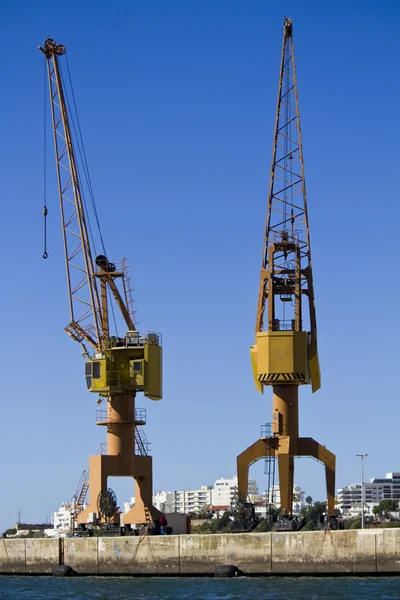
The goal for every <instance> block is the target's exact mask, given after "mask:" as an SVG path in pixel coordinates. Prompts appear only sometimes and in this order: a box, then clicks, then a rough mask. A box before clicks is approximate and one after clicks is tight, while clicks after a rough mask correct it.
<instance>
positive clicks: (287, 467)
mask: <svg viewBox="0 0 400 600" xmlns="http://www.w3.org/2000/svg"><path fill="white" fill-rule="evenodd" d="M278 470H279V489H280V495H281V506H280V509H281V511H282V512H285V513H286V514H287V515H291V514H292V507H293V484H294V457H293V454H292V453H291V443H290V437H288V436H282V437H279V446H278Z"/></svg>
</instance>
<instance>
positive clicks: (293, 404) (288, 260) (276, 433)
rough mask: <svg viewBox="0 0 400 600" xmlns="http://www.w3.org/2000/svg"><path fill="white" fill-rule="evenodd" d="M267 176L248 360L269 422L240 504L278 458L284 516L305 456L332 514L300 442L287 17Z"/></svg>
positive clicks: (311, 307)
mask: <svg viewBox="0 0 400 600" xmlns="http://www.w3.org/2000/svg"><path fill="white" fill-rule="evenodd" d="M270 177H271V178H270V186H269V193H268V208H267V222H266V227H265V235H264V243H263V250H262V261H261V273H260V287H259V294H258V304H257V316H256V327H255V344H254V345H253V346H252V347H251V351H250V354H251V364H252V369H253V374H254V381H255V385H256V388H257V390H258V391H259V392H261V393H263V392H264V387H265V386H271V387H272V403H273V408H272V423H271V424H270V426H269V427H264V428H263V429H262V433H261V438H260V439H259V440H258V441H257V442H255V443H254V444H253V445H252V446H250V447H249V448H247V450H245V451H244V452H243V453H242V454H240V455H239V456H238V458H237V470H238V493H239V501H240V502H242V503H243V502H246V498H247V487H248V469H249V466H250V465H251V464H252V463H254V462H256V461H257V460H259V459H260V458H266V459H267V461H266V462H267V464H269V465H270V466H269V468H270V469H271V468H273V469H275V458H277V459H278V471H279V488H280V506H281V511H282V513H283V514H286V515H291V514H292V505H293V484H294V457H295V456H312V457H314V458H316V459H317V460H319V461H320V462H322V463H323V464H324V465H325V472H326V486H327V498H328V514H329V515H330V516H333V515H334V497H335V455H334V454H332V452H330V451H329V450H327V449H326V448H325V446H321V444H319V443H318V442H316V441H315V440H313V439H312V438H303V437H299V416H298V414H299V409H298V396H299V386H300V385H307V384H310V383H311V387H312V391H313V392H316V391H317V390H318V389H319V388H320V387H321V379H320V370H319V362H318V350H317V324H316V316H315V302H314V285H313V275H312V261H311V247H310V235H309V227H308V214H307V195H306V184H305V178H304V164H303V148H302V140H301V129H300V114H299V102H298V93H297V81H296V68H295V60H294V45H293V25H292V19H288V18H286V17H285V19H284V30H283V46H282V58H281V68H280V77H279V89H278V102H277V110H276V121H275V133H274V142H273V149H272V166H271V176H270ZM271 465H273V466H272V467H271Z"/></svg>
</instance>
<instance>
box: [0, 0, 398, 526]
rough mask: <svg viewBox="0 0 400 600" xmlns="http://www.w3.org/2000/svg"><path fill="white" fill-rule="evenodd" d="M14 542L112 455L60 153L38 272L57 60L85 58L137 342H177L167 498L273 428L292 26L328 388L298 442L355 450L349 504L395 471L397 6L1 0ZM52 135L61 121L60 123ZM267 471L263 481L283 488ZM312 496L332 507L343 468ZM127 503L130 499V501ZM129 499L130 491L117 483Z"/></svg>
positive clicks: (101, 184) (2, 466) (97, 147)
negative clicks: (285, 85) (329, 490)
mask: <svg viewBox="0 0 400 600" xmlns="http://www.w3.org/2000/svg"><path fill="white" fill-rule="evenodd" d="M0 10H1V17H2V18H1V20H0V31H1V37H2V46H3V52H2V53H1V55H0V72H1V74H2V110H1V112H0V126H1V132H2V135H1V139H2V143H1V144H0V160H1V165H2V168H1V187H2V196H3V201H2V223H3V227H2V236H1V237H0V246H1V248H0V252H1V256H2V257H3V286H2V290H3V292H2V294H1V296H0V306H1V312H2V334H3V343H2V348H1V354H2V373H3V389H2V397H3V403H2V413H1V420H2V433H1V436H0V455H1V462H0V477H1V482H2V493H1V494H0V531H2V530H3V529H4V528H5V527H7V526H10V525H11V524H12V523H13V522H15V520H16V514H17V510H18V509H20V510H21V518H22V520H24V521H43V520H44V519H45V517H46V516H49V515H50V512H51V511H52V510H56V509H57V508H58V506H59V505H60V503H61V502H62V501H66V500H69V499H70V498H71V496H72V495H73V493H74V492H75V488H76V484H77V482H78V479H79V476H80V473H81V471H82V469H83V468H84V467H86V466H87V464H88V456H89V455H90V454H92V453H94V452H95V451H96V450H97V448H98V446H99V444H100V442H102V441H104V440H105V432H104V429H103V428H100V427H96V426H95V409H96V407H97V406H96V403H95V400H96V397H95V396H94V395H93V396H92V395H90V394H88V393H87V392H86V390H85V382H84V377H83V360H82V358H81V354H80V349H79V346H78V345H77V344H75V343H74V342H72V341H71V340H70V339H69V338H68V336H67V335H66V334H65V332H64V331H63V327H64V326H65V325H66V324H67V322H68V316H69V315H68V303H67V301H68V298H67V288H66V281H65V267H64V259H63V249H62V237H61V227H60V215H59V207H58V198H57V190H56V187H55V165H54V157H53V149H52V147H50V148H49V152H48V160H47V166H48V171H49V188H48V206H49V217H48V229H49V231H48V238H49V239H48V249H49V259H48V260H47V261H43V260H42V257H41V256H42V251H43V248H42V244H43V242H42V235H43V234H42V214H41V211H42V206H43V56H42V55H41V54H40V53H39V52H38V50H37V46H38V45H39V44H42V43H43V41H44V39H45V38H46V36H47V34H50V35H51V36H52V37H54V38H55V39H56V40H57V42H59V43H63V44H64V45H65V46H66V47H67V50H68V57H69V64H70V67H71V71H72V77H73V82H74V88H75V94H76V99H77V103H78V108H79V115H80V120H81V126H82V130H83V134H84V138H85V145H86V153H87V157H88V161H89V166H90V171H91V178H92V183H93V186H94V190H95V194H96V201H97V207H98V211H99V216H100V220H101V223H102V230H103V235H104V237H105V239H106V245H107V248H109V249H111V250H110V251H109V252H110V254H111V255H112V256H113V257H122V256H127V257H128V258H129V259H130V263H131V266H132V273H133V279H134V286H135V298H136V303H137V309H138V314H139V321H140V324H139V327H140V328H141V329H142V330H144V331H146V330H148V329H150V330H156V331H160V332H162V334H163V345H164V399H163V400H162V401H161V402H158V403H152V402H151V401H148V400H145V399H144V398H140V399H139V400H138V406H140V407H144V408H146V409H147V416H148V425H147V427H146V433H147V437H148V439H149V440H150V441H151V442H152V453H153V457H154V487H155V488H156V489H166V488H167V489H177V488H189V487H198V486H200V485H201V484H204V483H206V484H211V483H213V481H214V480H215V479H216V478H219V477H221V476H226V477H230V476H232V474H233V473H234V472H235V464H236V455H237V454H239V453H240V452H241V451H242V450H243V449H245V448H246V447H247V446H248V445H250V444H251V443H253V441H255V440H256V439H257V438H258V436H259V433H260V426H261V424H263V423H265V422H269V421H270V419H271V416H270V413H271V392H270V391H269V390H266V393H265V394H264V396H261V395H259V394H258V393H257V392H256V390H255V388H254V386H253V382H252V375H251V367H250V360H249V346H250V345H251V344H252V343H253V331H254V320H255V310H256V302H257V292H258V277H259V267H260V256H261V246H262V236H263V227H264V220H265V210H266V200H267V189H268V177H269V170H270V157H271V145H272V136H273V124H274V119H275V103H276V93H277V83H278V71H279V61H280V52H281V42H282V29H283V25H282V21H283V16H284V15H286V16H289V17H292V18H293V23H294V39H295V48H296V63H297V75H298V85H299V97H300V110H301V119H302V132H303V144H304V157H305V169H306V179H307V190H308V201H309V216H310V226H311V243H312V253H313V263H314V280H315V293H316V308H317V321H318V331H319V345H320V362H321V369H322V389H321V390H320V391H319V392H318V393H317V394H315V395H314V396H313V395H312V394H311V392H310V390H309V389H306V388H301V390H300V398H301V401H300V431H301V434H302V435H303V436H311V437H314V438H315V439H316V440H318V441H319V442H320V443H322V444H325V445H326V446H327V447H328V448H329V449H330V450H331V451H333V452H335V453H336V455H337V484H338V486H340V485H344V484H347V483H351V482H353V481H356V480H359V479H360V477H359V468H360V465H359V459H357V458H356V453H357V452H367V453H368V454H369V456H368V458H367V459H366V461H365V475H366V477H371V476H382V475H383V474H384V473H386V472H390V471H396V470H400V460H399V458H398V456H397V454H398V453H397V441H398V421H399V407H398V401H399V392H398V389H397V388H396V385H395V378H396V376H397V371H398V356H399V349H398V338H399V334H400V326H399V320H398V318H397V314H398V310H397V307H398V302H399V300H398V294H399V285H398V282H397V279H398V277H397V260H398V256H399V251H398V243H397V239H398V224H399V216H400V215H399V208H398V190H397V185H396V183H395V182H396V179H395V178H396V174H397V172H398V157H399V150H398V139H399V133H400V128H399V122H398V119H397V112H396V111H397V104H398V97H399V92H400V84H399V80H398V77H397V68H398V58H399V51H398V47H397V44H396V39H397V23H398V18H399V12H400V10H399V6H398V4H397V3H395V2H391V1H389V0H387V1H386V2H377V1H367V2H358V1H357V0H354V1H351V2H345V1H344V0H343V1H342V0H338V1H336V2H335V3H330V4H328V3H320V2H313V1H309V2H299V1H296V2H295V1H290V0H289V1H288V2H286V3H282V2H272V1H271V2H265V1H264V0H252V1H250V2H249V1H245V0H231V1H229V2H228V1H227V0H214V1H211V0H202V2H195V1H193V2H188V1H183V0H170V1H169V2H164V1H161V0H148V1H147V2H139V1H132V2H124V1H119V2H118V1H117V2H114V3H105V2H101V1H100V2H96V3H94V2H92V1H88V2H85V3H81V2H77V1H76V0H72V1H71V2H68V3H67V4H65V3H64V4H60V3H59V4H55V5H54V6H53V7H51V6H50V5H49V4H48V3H45V2H42V1H40V2H35V3H31V2H28V1H18V0H17V1H15V2H10V1H6V2H3V4H2V7H1V9H0ZM48 125H49V121H48ZM262 473H263V468H262V464H259V465H258V467H257V468H254V469H252V471H251V474H253V475H254V476H256V477H257V480H258V483H259V487H260V488H261V489H263V488H264V485H265V481H264V479H263V475H262ZM296 482H297V483H298V484H300V485H301V486H302V487H303V488H304V489H305V490H306V492H307V493H308V494H310V495H311V496H313V497H314V498H315V499H323V498H324V497H325V484H324V476H323V468H322V466H320V465H318V464H317V463H315V462H314V461H312V460H311V459H299V460H297V462H296ZM123 485H124V486H125V487H121V486H122V484H118V483H117V484H116V491H117V493H118V498H119V501H120V502H121V503H122V501H123V500H124V499H127V497H128V495H129V487H127V486H126V485H125V484H123ZM112 486H113V487H114V481H113V482H112Z"/></svg>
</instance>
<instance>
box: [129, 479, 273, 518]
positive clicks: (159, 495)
mask: <svg viewBox="0 0 400 600" xmlns="http://www.w3.org/2000/svg"><path fill="white" fill-rule="evenodd" d="M248 490H249V498H250V500H251V502H262V501H263V497H262V496H259V495H258V488H257V483H256V482H255V480H254V479H250V478H249V483H248ZM237 491H238V485H237V476H234V477H232V478H231V479H226V478H221V479H217V480H216V482H215V483H214V485H213V486H212V485H202V486H201V487H200V488H199V489H197V490H177V491H173V492H169V491H158V492H154V494H153V504H154V506H155V507H156V508H158V510H160V511H161V512H164V513H175V512H177V513H200V512H201V511H202V510H204V509H205V507H210V506H217V507H226V508H229V507H230V506H232V504H233V503H234V502H235V500H236V496H237ZM134 503H135V498H131V501H130V502H124V513H127V512H128V511H129V510H130V509H131V508H132V506H133V505H134Z"/></svg>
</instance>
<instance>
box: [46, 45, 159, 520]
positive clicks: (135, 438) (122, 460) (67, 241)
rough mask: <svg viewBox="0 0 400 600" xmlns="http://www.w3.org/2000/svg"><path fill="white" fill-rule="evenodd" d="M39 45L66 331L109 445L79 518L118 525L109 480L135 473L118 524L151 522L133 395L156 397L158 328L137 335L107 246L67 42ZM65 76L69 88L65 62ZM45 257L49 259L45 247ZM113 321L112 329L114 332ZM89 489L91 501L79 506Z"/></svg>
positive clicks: (93, 467) (148, 472) (125, 284)
mask: <svg viewBox="0 0 400 600" xmlns="http://www.w3.org/2000/svg"><path fill="white" fill-rule="evenodd" d="M39 49H40V50H41V51H42V52H43V54H44V56H45V58H46V62H47V77H48V83H49V91H50V106H51V114H52V125H53V134H54V147H55V155H56V166H57V180H58V191H59V197H60V208H61V218H62V230H63V240H64V251H65V261H66V270H67V282H68V296H69V308H70V322H69V324H68V325H67V326H66V327H65V331H66V332H67V333H68V334H69V335H70V336H71V337H72V339H73V340H75V341H77V342H79V343H80V344H81V346H82V348H83V352H84V357H85V360H86V362H85V379H86V385H87V389H88V390H89V391H90V392H93V393H95V394H96V395H97V396H98V397H99V400H98V403H99V404H101V402H102V401H103V400H106V405H107V408H106V410H98V411H97V419H96V420H97V425H102V426H105V427H106V429H107V449H106V452H103V451H101V452H99V453H98V454H97V455H94V456H91V457H90V470H89V471H90V478H89V481H85V482H83V484H82V486H81V487H80V492H79V500H78V504H79V505H80V508H81V510H80V512H79V515H78V522H79V523H82V524H84V523H93V522H104V521H107V522H115V523H118V524H119V519H120V515H119V513H118V510H117V506H116V499H115V494H114V492H113V491H112V490H110V489H109V488H108V487H107V478H108V477H110V476H119V477H133V478H134V480H135V505H134V507H133V508H132V509H131V510H130V511H129V512H128V513H127V514H126V515H125V516H124V518H123V524H124V525H127V526H130V525H132V524H146V523H152V522H154V520H155V519H159V518H160V516H161V513H160V512H159V511H158V510H157V509H156V508H155V507H154V506H153V504H152V494H153V485H152V458H151V456H149V455H148V444H147V440H146V438H145V436H144V433H143V430H142V429H141V426H143V425H144V424H145V422H146V415H145V410H143V409H136V408H135V399H136V395H137V393H138V392H143V393H144V395H145V396H146V397H148V398H150V399H152V400H160V399H161V396H162V348H161V336H160V335H159V334H157V333H148V334H146V335H143V336H142V335H141V334H140V333H139V331H138V330H137V329H136V327H135V319H134V316H135V315H134V310H133V306H134V304H133V299H132V290H131V287H130V283H129V282H130V278H129V273H128V265H127V262H126V260H125V259H123V260H121V261H118V262H117V261H116V262H111V261H110V260H109V259H108V256H107V253H106V251H105V247H104V242H103V237H102V235H101V231H100V227H99V222H98V218H97V211H96V208H95V203H94V198H93V190H92V186H91V183H90V178H89V173H88V168H87V161H86V155H85V151H84V147H83V138H82V134H81V132H80V126H79V118H78V114H77V111H76V105H75V96H74V93H73V89H72V94H71V95H70V96H68V95H67V94H66V79H67V77H64V74H63V71H62V70H61V67H60V62H59V59H60V57H61V56H62V55H65V53H66V49H65V47H64V46H63V45H61V44H56V42H55V41H54V40H53V39H51V38H47V39H46V41H45V43H44V46H43V47H41V46H39ZM67 76H68V78H69V82H70V86H71V88H72V83H71V78H70V72H69V67H68V62H67ZM67 81H68V80H67ZM74 108H75V113H74V110H73V109H74ZM78 159H79V162H78ZM84 181H85V182H86V187H87V190H88V192H89V194H88V195H89V197H90V200H91V203H92V209H93V211H94V214H95V217H96V222H97V225H98V229H99V235H100V240H101V245H102V251H101V253H99V254H97V253H96V254H97V255H96V254H94V253H93V252H94V248H95V247H94V238H93V235H92V228H91V226H90V221H89V218H88V214H87V205H88V201H86V199H85V194H84V193H83V183H84ZM45 209H46V210H45V211H44V216H45V217H46V215H47V208H46V207H45ZM93 256H95V258H94V259H93ZM43 258H47V249H46V246H45V253H44V255H43ZM114 306H115V307H116V308H117V309H118V314H119V318H120V320H121V317H122V323H123V325H122V326H123V328H124V331H125V333H124V334H123V335H120V334H118V329H117V327H118V325H117V320H116V318H115V313H114ZM111 315H112V317H113V319H112V320H111ZM112 321H113V323H114V329H115V331H111V323H112ZM78 412H79V408H78V407H77V413H78ZM88 490H89V495H90V499H89V504H88V506H87V507H86V508H85V509H84V510H82V508H83V501H84V500H85V498H86V493H87V491H88Z"/></svg>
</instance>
